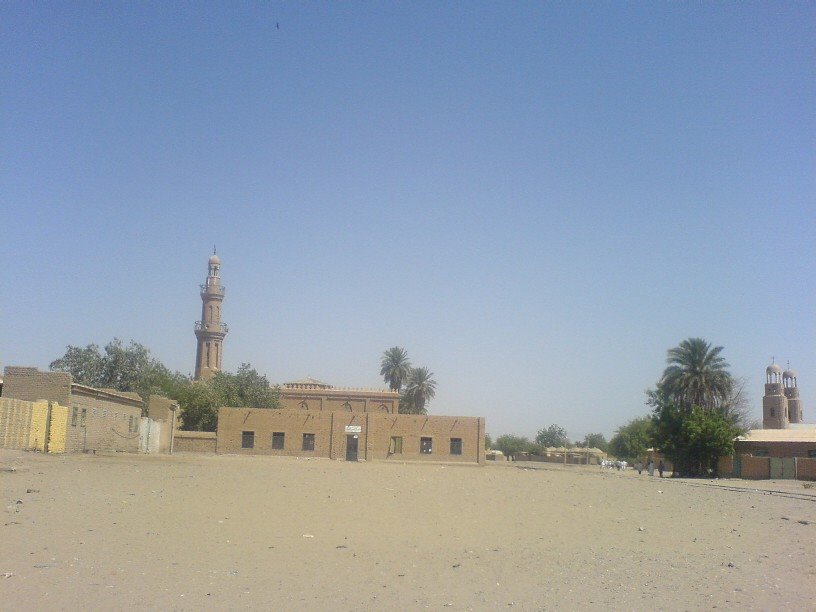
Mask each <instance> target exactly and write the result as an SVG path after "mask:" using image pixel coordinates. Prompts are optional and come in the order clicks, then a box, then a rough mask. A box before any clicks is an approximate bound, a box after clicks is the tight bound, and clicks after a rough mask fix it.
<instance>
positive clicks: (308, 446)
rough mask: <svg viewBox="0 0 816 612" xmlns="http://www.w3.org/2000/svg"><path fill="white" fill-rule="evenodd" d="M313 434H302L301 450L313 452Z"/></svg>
mask: <svg viewBox="0 0 816 612" xmlns="http://www.w3.org/2000/svg"><path fill="white" fill-rule="evenodd" d="M314 438H315V435H314V434H303V450H305V451H313V450H314Z"/></svg>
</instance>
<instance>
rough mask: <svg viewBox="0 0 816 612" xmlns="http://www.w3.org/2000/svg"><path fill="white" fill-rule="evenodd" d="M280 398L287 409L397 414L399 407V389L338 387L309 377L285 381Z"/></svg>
mask: <svg viewBox="0 0 816 612" xmlns="http://www.w3.org/2000/svg"><path fill="white" fill-rule="evenodd" d="M280 398H281V403H282V404H283V408H285V409H288V410H317V411H332V410H338V411H343V412H382V413H384V414H396V413H397V411H398V409H399V393H397V392H396V391H384V390H379V389H354V388H348V389H346V388H337V387H334V386H332V385H330V384H328V383H324V382H321V381H319V380H315V379H314V378H309V377H306V378H303V379H301V380H298V381H295V382H288V383H283V385H281V387H280Z"/></svg>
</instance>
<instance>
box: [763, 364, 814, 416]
mask: <svg viewBox="0 0 816 612" xmlns="http://www.w3.org/2000/svg"><path fill="white" fill-rule="evenodd" d="M803 422H804V415H803V413H802V400H801V399H800V398H799V381H798V376H797V374H796V372H795V371H794V370H792V369H791V368H790V367H788V369H787V370H785V371H784V372H783V371H782V368H780V367H779V366H778V365H777V364H775V363H772V364H771V365H769V366H768V367H767V368H766V369H765V395H764V396H763V397H762V428H763V429H785V428H786V427H788V425H789V424H791V423H803Z"/></svg>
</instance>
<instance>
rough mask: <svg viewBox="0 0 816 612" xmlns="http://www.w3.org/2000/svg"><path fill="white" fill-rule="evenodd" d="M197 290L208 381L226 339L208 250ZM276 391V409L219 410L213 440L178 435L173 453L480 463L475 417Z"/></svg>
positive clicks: (384, 401) (201, 364)
mask: <svg viewBox="0 0 816 612" xmlns="http://www.w3.org/2000/svg"><path fill="white" fill-rule="evenodd" d="M200 287H201V291H200V295H201V319H200V320H198V321H196V322H195V328H194V329H195V336H196V341H197V348H196V363H195V379H196V380H207V379H209V378H212V377H213V376H215V374H216V373H217V372H219V371H220V370H221V364H222V360H223V355H224V339H225V338H226V336H227V333H228V332H229V329H228V328H227V325H226V324H225V323H222V322H221V309H222V306H223V302H224V293H225V289H224V286H223V285H222V284H221V259H220V258H219V257H218V255H217V254H216V253H215V250H213V254H212V256H210V258H209V260H208V262H207V277H206V279H205V280H204V283H203V284H202V285H201V286H200ZM279 388H280V396H281V402H282V404H283V407H282V408H280V409H276V410H270V409H264V408H230V407H223V408H220V409H219V411H218V426H217V431H216V433H215V434H207V433H206V432H177V435H178V436H179V438H178V441H179V443H180V447H179V449H180V450H182V449H187V450H210V451H215V452H216V453H238V454H264V455H290V456H306V457H309V456H318V457H329V458H332V459H346V460H349V461H358V460H372V459H381V460H388V459H390V460H407V459H410V460H422V461H444V462H464V463H475V464H479V465H483V464H484V461H485V452H484V451H485V448H484V438H485V420H484V418H482V417H467V416H459V417H456V416H431V415H413V414H399V410H398V409H399V393H397V392H396V391H389V390H382V389H360V388H346V387H335V386H333V385H330V384H328V383H325V382H322V381H319V380H316V379H313V378H308V377H307V378H304V379H301V380H298V381H294V382H287V383H283V384H281V385H279Z"/></svg>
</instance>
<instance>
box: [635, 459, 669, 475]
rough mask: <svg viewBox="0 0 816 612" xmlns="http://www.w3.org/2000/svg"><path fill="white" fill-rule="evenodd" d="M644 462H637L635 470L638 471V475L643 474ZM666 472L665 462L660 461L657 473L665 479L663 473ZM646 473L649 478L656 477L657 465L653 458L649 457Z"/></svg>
mask: <svg viewBox="0 0 816 612" xmlns="http://www.w3.org/2000/svg"><path fill="white" fill-rule="evenodd" d="M643 467H644V466H643V462H642V461H636V462H635V469H636V470H637V472H638V474H642V473H643ZM665 470H666V464H665V463H663V460H662V459H661V460H660V463H658V464H657V472H658V473H659V474H660V477H661V478H663V472H664V471H665ZM646 473H647V474H649V476H654V473H655V464H654V461H653V460H652V458H651V457H649V461H648V462H647V463H646Z"/></svg>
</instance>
